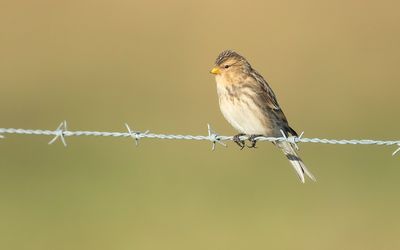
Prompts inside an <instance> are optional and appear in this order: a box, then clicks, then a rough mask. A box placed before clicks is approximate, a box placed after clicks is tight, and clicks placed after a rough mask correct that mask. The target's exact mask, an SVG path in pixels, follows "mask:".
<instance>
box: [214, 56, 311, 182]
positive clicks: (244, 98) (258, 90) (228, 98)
mask: <svg viewBox="0 0 400 250" xmlns="http://www.w3.org/2000/svg"><path fill="white" fill-rule="evenodd" d="M210 73H212V74H214V75H215V80H216V85H217V94H218V102H219V107H220V110H221V112H222V114H223V116H224V117H225V119H226V120H227V121H228V123H230V125H232V126H233V127H234V128H235V129H236V130H237V131H238V132H239V133H238V134H236V135H235V136H234V137H233V141H234V142H235V143H236V144H238V145H239V146H240V148H241V149H243V148H244V147H245V146H246V143H245V141H244V140H241V137H242V136H248V140H249V141H250V142H251V145H250V146H248V147H249V148H255V147H256V143H257V137H260V136H268V137H282V135H284V136H285V137H286V136H298V135H297V133H296V131H295V130H294V129H293V128H291V127H290V126H289V123H288V121H287V119H286V116H285V114H284V113H283V111H282V109H281V107H280V106H279V103H278V101H277V99H276V96H275V93H274V92H273V91H272V89H271V87H270V86H269V84H268V83H267V81H266V80H265V79H264V78H263V77H262V75H261V74H260V73H258V72H257V71H256V70H255V69H254V68H253V67H252V66H251V65H250V63H249V62H248V61H247V60H246V58H245V57H243V56H242V55H240V54H238V53H237V52H235V51H233V50H225V51H223V52H221V53H220V54H219V55H218V57H217V59H216V60H215V64H214V67H213V68H212V69H211V71H210ZM273 143H274V144H275V145H276V146H278V147H279V148H280V149H281V150H282V151H283V153H284V154H285V155H286V157H287V158H288V160H289V161H290V163H291V164H292V166H293V168H294V170H295V171H296V173H297V175H298V177H299V179H300V181H301V182H302V183H304V182H305V176H307V177H308V178H310V179H311V180H313V181H316V179H315V177H314V176H313V174H312V173H311V172H310V171H309V170H308V169H307V167H306V165H305V164H304V162H303V161H302V159H301V158H300V157H299V155H298V154H297V152H296V147H295V145H293V144H292V143H290V142H288V141H275V142H273Z"/></svg>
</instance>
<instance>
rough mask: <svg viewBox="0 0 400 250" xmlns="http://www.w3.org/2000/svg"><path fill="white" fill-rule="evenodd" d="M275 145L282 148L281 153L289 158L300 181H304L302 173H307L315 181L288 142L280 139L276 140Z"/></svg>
mask: <svg viewBox="0 0 400 250" xmlns="http://www.w3.org/2000/svg"><path fill="white" fill-rule="evenodd" d="M276 145H277V146H278V147H279V148H281V149H282V151H283V153H284V154H285V155H286V157H287V158H288V159H289V161H290V163H291V164H292V165H293V168H294V170H295V171H296V173H297V175H298V176H299V178H300V180H301V182H303V183H304V182H305V178H304V174H305V175H307V176H308V177H309V178H310V179H311V180H313V181H316V179H315V177H314V176H313V174H312V173H311V172H310V171H309V170H308V169H307V167H306V165H304V162H303V161H302V160H301V159H300V157H299V155H298V154H297V153H296V150H295V149H294V147H293V145H292V144H291V143H290V142H287V141H280V142H277V143H276Z"/></svg>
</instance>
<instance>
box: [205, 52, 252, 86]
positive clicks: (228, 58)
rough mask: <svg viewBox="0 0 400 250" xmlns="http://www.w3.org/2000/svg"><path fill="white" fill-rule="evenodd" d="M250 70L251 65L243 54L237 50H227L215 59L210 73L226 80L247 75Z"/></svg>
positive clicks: (233, 79)
mask: <svg viewBox="0 0 400 250" xmlns="http://www.w3.org/2000/svg"><path fill="white" fill-rule="evenodd" d="M250 71H251V66H250V64H249V63H248V62H247V60H246V59H245V58H244V57H243V56H241V55H239V54H238V53H236V52H235V51H232V50H225V51H223V52H221V53H220V54H219V56H218V57H217V59H216V60H215V65H214V68H212V69H211V71H210V73H212V74H214V75H215V76H216V77H217V78H218V77H222V78H224V79H225V80H226V81H235V79H237V78H241V77H245V76H246V75H248V73H249V72H250Z"/></svg>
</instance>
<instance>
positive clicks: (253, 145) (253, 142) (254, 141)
mask: <svg viewBox="0 0 400 250" xmlns="http://www.w3.org/2000/svg"><path fill="white" fill-rule="evenodd" d="M260 136H262V135H250V136H249V141H250V142H251V145H250V146H247V147H248V148H257V147H256V144H257V140H256V139H257V137H260Z"/></svg>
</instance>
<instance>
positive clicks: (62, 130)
mask: <svg viewBox="0 0 400 250" xmlns="http://www.w3.org/2000/svg"><path fill="white" fill-rule="evenodd" d="M65 131H67V121H63V122H62V123H61V124H60V125H59V126H58V128H57V129H56V130H55V131H54V134H55V135H56V136H55V137H54V138H53V139H51V141H49V145H50V144H53V143H54V142H55V141H57V139H58V138H60V139H61V142H62V143H63V144H64V147H66V146H67V142H66V141H65V138H64V136H65Z"/></svg>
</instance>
